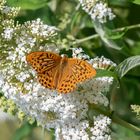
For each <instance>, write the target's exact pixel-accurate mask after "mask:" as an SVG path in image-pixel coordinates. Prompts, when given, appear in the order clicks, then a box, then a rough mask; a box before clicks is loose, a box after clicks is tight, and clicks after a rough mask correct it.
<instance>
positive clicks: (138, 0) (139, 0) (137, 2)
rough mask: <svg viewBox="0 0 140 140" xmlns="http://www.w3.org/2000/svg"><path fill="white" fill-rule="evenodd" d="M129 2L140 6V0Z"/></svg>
mask: <svg viewBox="0 0 140 140" xmlns="http://www.w3.org/2000/svg"><path fill="white" fill-rule="evenodd" d="M130 2H132V3H135V4H140V0H130Z"/></svg>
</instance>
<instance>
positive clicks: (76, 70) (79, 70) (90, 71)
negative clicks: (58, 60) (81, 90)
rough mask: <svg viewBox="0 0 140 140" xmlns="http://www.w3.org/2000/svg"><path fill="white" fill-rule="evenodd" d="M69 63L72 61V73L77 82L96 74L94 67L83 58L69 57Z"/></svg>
mask: <svg viewBox="0 0 140 140" xmlns="http://www.w3.org/2000/svg"><path fill="white" fill-rule="evenodd" d="M69 63H72V67H71V69H72V74H73V76H74V77H75V79H76V81H77V83H78V82H82V81H85V80H86V79H90V78H92V77H93V76H95V75H96V71H95V69H94V68H93V67H92V66H91V65H90V64H89V63H88V62H86V61H84V60H80V59H73V58H70V59H69Z"/></svg>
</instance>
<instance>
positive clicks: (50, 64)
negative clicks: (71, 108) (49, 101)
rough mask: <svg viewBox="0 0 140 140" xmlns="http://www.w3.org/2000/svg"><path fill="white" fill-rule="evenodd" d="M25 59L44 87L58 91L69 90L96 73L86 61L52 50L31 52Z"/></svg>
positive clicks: (66, 91)
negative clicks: (62, 55)
mask: <svg viewBox="0 0 140 140" xmlns="http://www.w3.org/2000/svg"><path fill="white" fill-rule="evenodd" d="M26 60H27V62H28V63H29V64H31V66H32V67H33V68H34V69H35V70H36V71H37V76H38V80H39V82H40V83H41V84H42V85H43V86H44V87H46V88H49V89H56V90H57V91H58V92H60V93H68V92H71V91H73V90H74V89H75V88H76V84H77V83H79V82H82V81H85V80H86V79H89V78H92V77H93V76H95V75H96V71H95V69H94V68H93V67H92V66H91V65H90V64H89V63H87V62H86V61H84V60H80V59H76V58H68V57H67V56H64V57H61V56H60V55H58V54H55V53H52V52H32V53H30V54H28V55H27V57H26Z"/></svg>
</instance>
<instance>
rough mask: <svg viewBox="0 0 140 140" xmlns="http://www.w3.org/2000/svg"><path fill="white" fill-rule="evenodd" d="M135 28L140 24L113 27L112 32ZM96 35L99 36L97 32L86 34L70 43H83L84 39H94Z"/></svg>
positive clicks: (139, 26)
mask: <svg viewBox="0 0 140 140" xmlns="http://www.w3.org/2000/svg"><path fill="white" fill-rule="evenodd" d="M135 28H140V24H135V25H130V26H125V27H121V28H117V29H114V30H113V32H120V31H123V30H125V29H127V30H131V29H135ZM98 37H100V36H99V35H98V34H94V35H91V36H88V37H85V38H82V39H76V40H75V41H74V42H73V43H72V45H76V44H80V43H83V42H85V41H88V40H91V39H94V38H98Z"/></svg>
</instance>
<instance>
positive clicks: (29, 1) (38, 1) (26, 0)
mask: <svg viewBox="0 0 140 140" xmlns="http://www.w3.org/2000/svg"><path fill="white" fill-rule="evenodd" d="M47 1H48V0H7V4H8V5H10V6H13V7H20V8H21V9H24V10H27V9H28V10H36V9H39V8H41V7H44V6H45V5H46V4H47Z"/></svg>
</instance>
